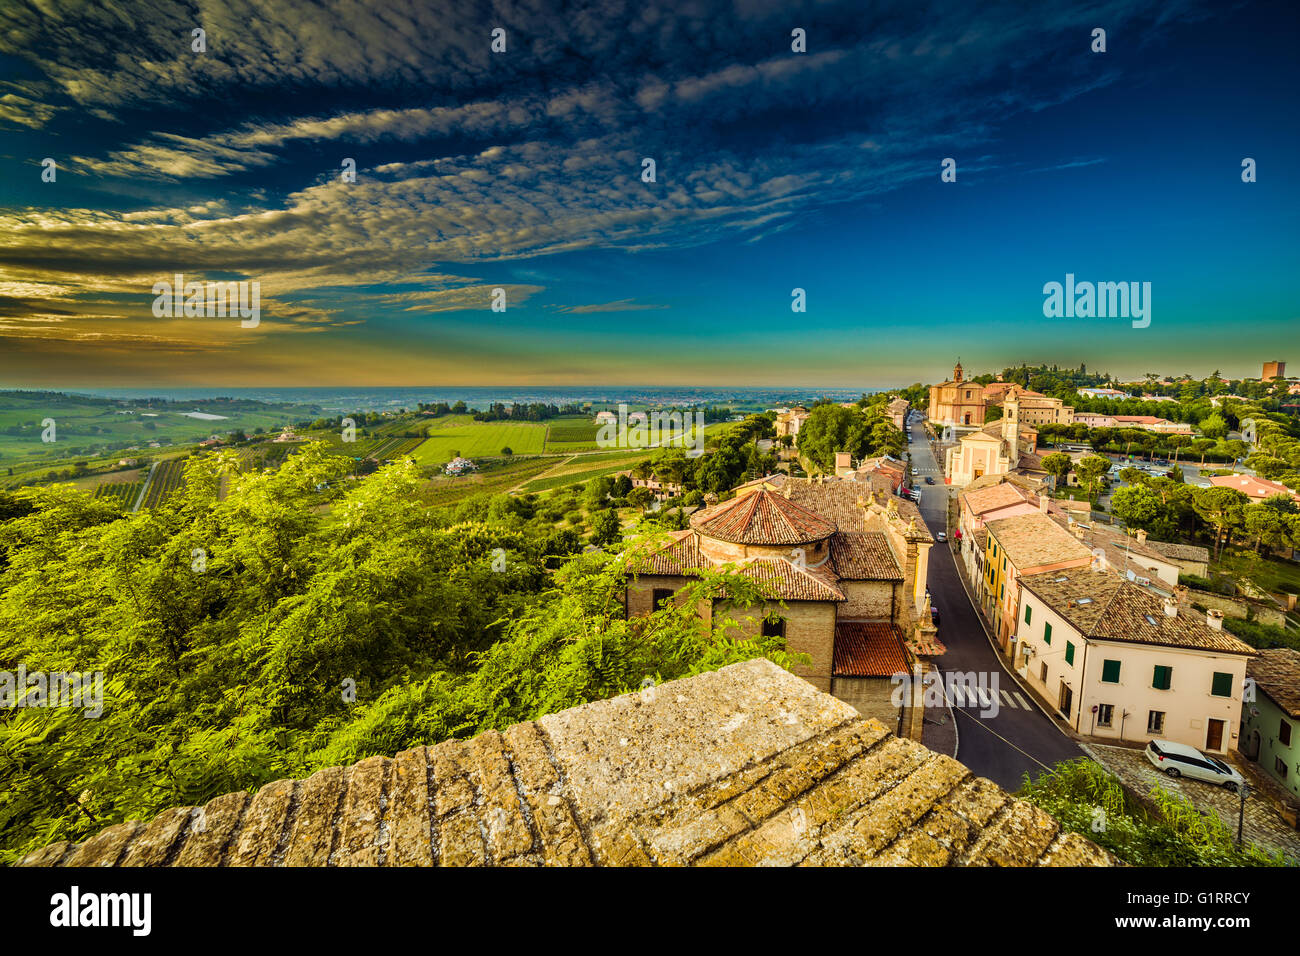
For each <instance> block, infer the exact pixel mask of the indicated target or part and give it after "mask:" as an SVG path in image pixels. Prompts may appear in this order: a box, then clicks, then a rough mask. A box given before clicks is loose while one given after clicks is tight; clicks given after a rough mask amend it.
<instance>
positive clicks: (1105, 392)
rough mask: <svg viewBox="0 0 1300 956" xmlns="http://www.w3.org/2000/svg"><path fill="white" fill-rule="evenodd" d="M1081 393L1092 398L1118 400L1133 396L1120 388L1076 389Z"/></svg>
mask: <svg viewBox="0 0 1300 956" xmlns="http://www.w3.org/2000/svg"><path fill="white" fill-rule="evenodd" d="M1076 391H1077V392H1078V393H1079V394H1080V395H1087V396H1089V397H1090V398H1111V399H1115V400H1116V401H1120V400H1123V399H1125V398H1131V397H1132V396H1130V395H1129V393H1128V392H1124V391H1121V390H1120V389H1118V388H1080V389H1076Z"/></svg>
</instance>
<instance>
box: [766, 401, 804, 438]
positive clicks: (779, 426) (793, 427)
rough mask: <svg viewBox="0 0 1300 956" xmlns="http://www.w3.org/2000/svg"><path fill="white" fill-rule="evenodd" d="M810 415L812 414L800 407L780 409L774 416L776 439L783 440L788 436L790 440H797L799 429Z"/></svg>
mask: <svg viewBox="0 0 1300 956" xmlns="http://www.w3.org/2000/svg"><path fill="white" fill-rule="evenodd" d="M811 414H812V412H810V411H808V409H806V408H804V407H803V406H802V405H795V406H793V407H792V408H785V409H781V410H780V411H779V412H777V416H776V426H775V427H776V437H777V438H783V437H785V436H786V435H789V436H790V437H791V438H798V437H799V427H800V426H801V425H803V423H804V422H806V421H807V420H808V416H809V415H811Z"/></svg>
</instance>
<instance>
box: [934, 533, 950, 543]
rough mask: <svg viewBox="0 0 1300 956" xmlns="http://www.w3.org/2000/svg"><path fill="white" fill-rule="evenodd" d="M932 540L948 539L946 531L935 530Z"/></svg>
mask: <svg viewBox="0 0 1300 956" xmlns="http://www.w3.org/2000/svg"><path fill="white" fill-rule="evenodd" d="M934 540H935V541H947V540H948V533H947V532H946V531H936V532H935V533H934Z"/></svg>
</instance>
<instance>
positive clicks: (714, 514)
mask: <svg viewBox="0 0 1300 956" xmlns="http://www.w3.org/2000/svg"><path fill="white" fill-rule="evenodd" d="M691 527H693V528H695V529H696V530H697V531H699V532H700V533H701V534H703V535H706V536H708V537H710V538H717V539H718V540H720V541H730V542H732V543H734V544H807V543H809V542H812V541H820V540H821V539H823V538H828V537H830V536H831V535H832V534H834V533H835V524H834V523H833V522H831V521H828V520H826V519H825V518H823V517H821V516H820V515H818V514H816V513H815V512H812V511H809V510H808V509H807V508H804V507H802V506H800V505H797V504H795V503H794V502H792V501H790V500H789V499H788V498H785V497H783V496H782V495H778V494H773V493H772V492H770V491H768V490H767V489H760V490H758V491H755V492H751V493H750V494H747V495H743V496H741V497H739V498H733V499H731V500H730V501H723V502H719V503H718V504H716V505H713V506H711V507H709V508H705V509H704V510H702V511H697V512H695V514H693V515H692V516H691Z"/></svg>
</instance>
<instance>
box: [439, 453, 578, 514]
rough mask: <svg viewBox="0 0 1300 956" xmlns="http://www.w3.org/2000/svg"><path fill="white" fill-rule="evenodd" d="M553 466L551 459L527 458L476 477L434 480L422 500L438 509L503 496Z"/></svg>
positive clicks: (467, 476) (486, 471)
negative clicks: (477, 498)
mask: <svg viewBox="0 0 1300 956" xmlns="http://www.w3.org/2000/svg"><path fill="white" fill-rule="evenodd" d="M553 463H554V459H550V458H528V459H525V460H524V461H515V462H510V463H508V464H505V465H502V466H500V467H497V468H492V469H489V470H485V471H483V472H481V473H479V474H476V475H466V476H464V477H461V478H441V477H440V478H433V479H431V480H430V481H427V482H425V484H424V486H423V488H422V489H421V492H420V498H421V500H422V501H423V502H424V503H425V504H426V505H431V506H434V507H437V506H442V505H451V504H455V503H456V502H458V501H461V500H463V499H465V498H468V497H470V496H471V495H477V494H500V493H502V492H504V491H509V490H510V489H511V488H514V487H515V486H516V485H519V484H521V483H523V482H525V481H527V480H528V479H529V478H532V477H533V476H535V475H538V474H540V473H541V472H543V471H545V470H546V469H547V468H549V467H551V465H552V464H553Z"/></svg>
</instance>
